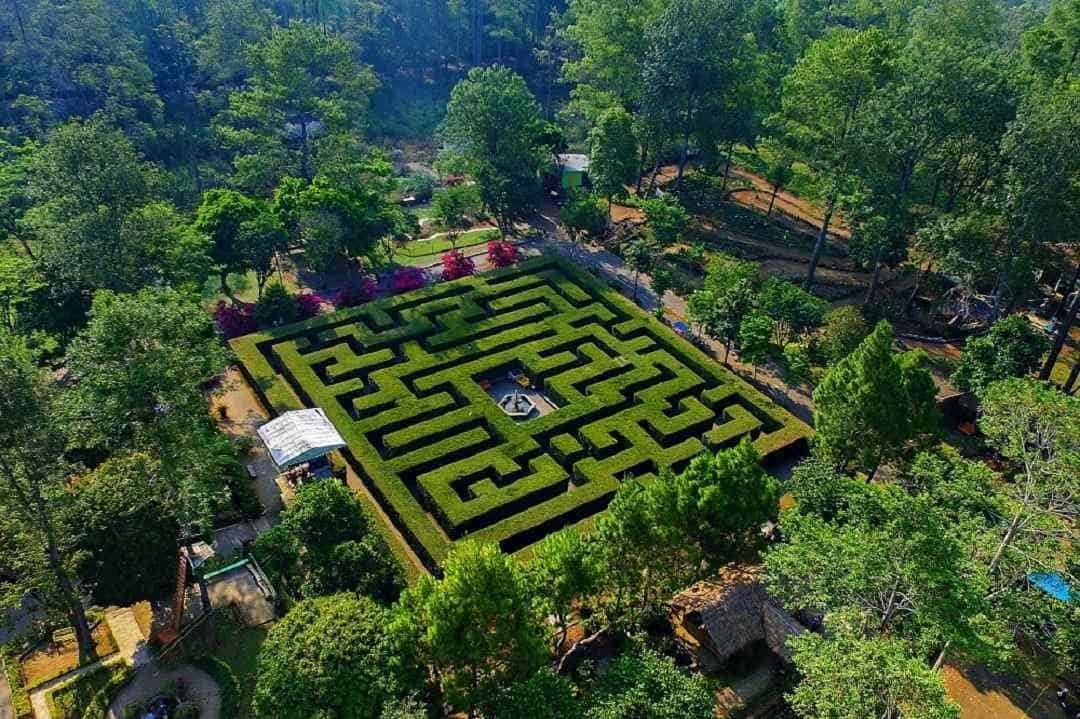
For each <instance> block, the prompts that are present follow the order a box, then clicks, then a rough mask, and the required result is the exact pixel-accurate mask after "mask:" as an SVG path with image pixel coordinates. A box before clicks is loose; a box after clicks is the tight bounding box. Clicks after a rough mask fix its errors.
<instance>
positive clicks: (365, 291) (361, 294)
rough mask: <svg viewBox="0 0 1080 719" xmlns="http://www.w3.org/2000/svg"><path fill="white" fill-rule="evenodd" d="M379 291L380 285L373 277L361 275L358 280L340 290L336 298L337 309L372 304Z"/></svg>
mask: <svg viewBox="0 0 1080 719" xmlns="http://www.w3.org/2000/svg"><path fill="white" fill-rule="evenodd" d="M378 291H379V283H378V281H377V280H376V279H375V277H374V276H373V275H361V276H360V278H359V279H358V280H352V281H350V282H349V284H347V285H345V286H344V287H342V288H341V289H340V290H338V293H337V294H336V295H335V296H334V306H335V307H355V306H356V305H362V304H364V303H365V302H370V301H371V300H372V298H374V297H375V295H376V293H378Z"/></svg>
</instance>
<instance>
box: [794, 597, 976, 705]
mask: <svg viewBox="0 0 1080 719" xmlns="http://www.w3.org/2000/svg"><path fill="white" fill-rule="evenodd" d="M830 619H832V618H830ZM842 623H843V622H842V620H841V621H830V623H829V626H830V629H832V628H833V627H834V625H836V624H842ZM791 645H792V650H793V656H792V661H793V663H794V664H795V667H796V668H797V669H798V670H799V674H800V676H801V679H800V681H799V684H798V686H796V687H795V690H794V691H793V692H792V693H791V694H790V695H789V697H788V698H789V700H790V701H791V704H792V706H793V707H794V708H795V710H796V711H797V712H799V714H801V715H802V716H808V717H809V716H813V717H819V716H820V717H826V716H827V717H832V718H833V719H864V718H865V717H881V718H882V719H900V717H911V718H912V719H914V718H915V717H919V719H956V718H957V717H959V716H960V711H959V708H958V707H957V706H956V705H955V704H953V703H952V701H950V699H949V696H948V693H947V692H946V690H945V685H944V684H942V682H941V676H940V675H939V674H938V673H937V672H935V671H933V670H932V669H931V668H930V667H928V666H927V665H926V662H924V661H923V660H922V659H921V658H920V657H918V656H914V655H913V654H912V651H911V647H910V646H909V645H908V644H906V643H905V642H904V641H902V640H900V639H895V638H891V637H866V636H862V635H861V633H860V632H859V631H858V629H857V628H852V627H848V626H840V627H837V628H836V629H832V631H831V632H830V635H829V636H828V637H822V636H819V635H817V634H814V633H811V632H806V633H805V634H803V635H801V636H799V637H796V638H794V639H792V640H791Z"/></svg>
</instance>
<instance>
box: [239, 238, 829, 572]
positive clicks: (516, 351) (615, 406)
mask: <svg viewBox="0 0 1080 719" xmlns="http://www.w3.org/2000/svg"><path fill="white" fill-rule="evenodd" d="M232 345H233V349H234V350H235V351H236V354H237V356H238V357H239V358H240V360H241V362H242V363H243V370H244V373H245V374H246V376H247V377H248V379H249V381H250V382H251V383H252V385H253V387H254V388H255V389H256V392H257V393H258V394H259V395H260V397H261V398H262V399H263V401H264V402H265V403H266V404H267V406H268V407H270V408H272V410H273V411H274V412H280V411H284V410H288V409H295V408H300V407H304V406H318V407H322V408H323V409H324V410H325V411H326V413H327V415H328V417H329V418H330V419H331V421H332V422H333V423H334V425H335V426H336V427H337V429H338V430H339V431H340V432H341V434H342V436H343V437H344V438H345V440H346V442H347V443H348V450H347V451H345V452H344V456H345V459H346V460H347V461H348V462H349V463H350V464H351V465H352V466H353V468H354V470H355V471H356V473H357V475H358V476H359V477H360V478H361V479H362V481H363V482H364V484H365V486H366V487H367V488H368V489H369V490H370V491H371V493H372V495H373V496H374V497H375V498H376V501H377V502H378V504H379V505H380V506H381V508H382V509H383V510H384V511H385V512H386V514H387V515H388V516H389V517H390V518H391V521H392V522H393V523H394V525H395V528H396V529H397V530H398V531H400V533H401V534H402V535H403V536H404V537H405V539H406V541H407V542H408V543H409V545H410V546H411V548H412V549H413V551H415V552H416V554H417V555H418V556H419V557H420V558H421V560H422V561H423V562H424V563H425V564H426V565H427V566H428V568H430V569H435V568H436V567H437V565H438V563H439V562H440V561H441V560H442V558H443V557H445V555H446V552H447V551H448V548H449V546H450V544H451V543H452V542H453V541H455V540H457V539H459V538H461V537H465V536H471V537H479V538H483V539H489V540H492V541H496V542H499V543H500V544H501V545H502V546H503V548H504V549H506V550H508V551H518V550H522V549H526V548H527V547H528V546H529V545H531V544H532V543H534V542H535V541H537V540H539V539H541V538H542V537H543V536H545V535H546V534H548V533H550V532H552V531H555V530H557V529H559V528H560V527H562V526H566V525H567V524H571V523H579V522H582V521H584V520H587V519H588V518H589V517H592V516H593V515H595V514H596V513H597V512H600V511H602V510H603V509H604V507H606V506H607V503H608V502H609V501H610V499H611V496H612V495H613V494H614V492H615V490H616V489H617V487H618V485H619V483H620V482H621V481H623V480H624V479H625V478H627V477H637V478H640V479H642V480H643V481H651V480H652V479H653V478H655V477H656V476H657V474H658V472H659V469H660V468H661V467H664V466H671V467H674V468H676V469H678V468H681V467H682V466H685V464H687V463H688V462H689V461H690V459H691V458H693V457H694V456H695V455H696V454H698V453H700V452H701V451H703V450H705V449H706V448H719V447H726V446H730V445H732V444H734V443H736V442H738V441H739V440H740V439H741V438H742V437H745V436H749V437H750V438H751V439H752V440H753V441H754V443H755V445H756V446H757V447H758V449H759V451H760V452H761V453H762V454H763V455H764V456H766V457H767V458H768V457H770V456H778V455H781V454H783V453H785V452H795V451H800V450H802V449H803V448H804V447H805V443H806V438H807V437H808V436H809V435H810V428H809V427H807V426H806V425H805V424H803V423H802V422H800V421H799V420H797V419H796V418H794V417H793V416H791V415H790V414H788V413H787V412H786V411H785V410H783V409H782V408H780V407H778V406H777V405H776V404H774V403H773V402H771V401H770V400H768V399H767V398H766V397H764V396H763V395H761V394H760V393H759V392H757V391H756V390H755V389H753V388H752V387H751V386H750V385H748V384H747V383H746V382H744V381H742V380H741V379H739V378H737V377H735V376H734V375H733V374H731V373H730V372H729V371H727V370H726V369H725V368H724V367H723V366H721V365H720V364H719V363H717V362H715V361H714V360H712V359H710V358H708V357H706V356H705V355H704V354H702V353H701V352H700V351H699V350H698V349H697V348H695V347H694V346H692V345H691V344H690V343H689V342H687V341H686V340H685V339H683V338H682V337H679V336H678V335H677V334H675V333H674V332H673V331H671V330H670V329H669V328H668V327H666V326H665V325H663V324H662V323H660V322H658V321H657V320H656V319H655V318H653V317H652V316H651V315H648V314H647V313H645V312H644V311H642V310H641V309H639V308H638V307H637V306H635V305H634V304H633V303H632V302H630V301H629V300H627V299H626V298H624V297H622V296H621V295H619V294H618V293H617V292H615V291H614V290H611V289H610V288H607V287H605V286H603V285H602V284H601V283H599V282H597V281H596V280H595V279H593V278H592V277H590V276H589V275H587V274H586V273H583V272H581V271H579V270H578V269H577V268H576V267H574V266H572V265H570V264H569V263H567V262H565V261H562V260H560V259H557V258H549V257H545V258H538V259H535V260H530V261H527V262H523V263H521V264H519V265H516V266H514V267H510V268H506V269H503V270H497V271H494V272H490V273H486V274H484V275H481V276H476V277H470V278H465V279H462V280H457V281H454V282H446V283H438V284H436V285H433V286H431V287H427V288H424V289H421V290H417V291H415V292H411V293H408V294H405V295H400V296H397V297H391V298H385V299H381V300H378V301H375V302H371V303H369V304H366V305H362V306H359V307H353V308H349V309H346V310H342V311H340V312H336V313H333V314H330V315H326V316H321V317H317V318H314V319H311V320H307V321H305V322H301V323H297V324H293V325H288V326H285V327H279V328H276V329H273V330H270V331H267V332H261V333H257V334H253V335H249V336H247V337H242V338H239V339H237V340H234V341H233V343H232ZM509 369H516V370H519V371H523V372H524V373H525V374H526V375H527V376H528V377H529V379H530V380H531V382H532V384H533V385H534V387H535V388H537V389H538V390H539V391H540V392H542V393H543V394H544V395H546V397H548V398H549V399H550V400H551V401H552V402H553V403H555V404H556V405H558V409H557V410H556V411H554V412H552V413H550V414H546V415H544V416H537V417H533V418H531V419H529V420H528V421H525V422H519V421H517V420H515V419H513V418H511V417H508V416H507V415H506V414H504V413H503V412H502V410H500V409H499V407H498V406H497V405H496V403H495V401H494V399H493V397H492V396H489V393H488V391H487V390H485V389H484V387H483V386H482V385H481V382H482V381H483V380H500V379H504V378H505V376H506V373H507V371H508V370H509ZM388 534H392V532H389V533H388Z"/></svg>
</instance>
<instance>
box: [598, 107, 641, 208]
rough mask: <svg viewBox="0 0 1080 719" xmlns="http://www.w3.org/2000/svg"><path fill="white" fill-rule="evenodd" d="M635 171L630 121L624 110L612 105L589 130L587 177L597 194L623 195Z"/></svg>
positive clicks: (634, 144)
mask: <svg viewBox="0 0 1080 719" xmlns="http://www.w3.org/2000/svg"><path fill="white" fill-rule="evenodd" d="M637 172H638V166H637V138H636V137H635V136H634V120H633V118H632V117H631V116H630V113H628V112H626V110H623V109H622V108H621V107H613V108H611V109H609V110H607V111H606V112H604V114H602V115H601V116H600V119H599V120H598V121H597V123H596V127H594V128H593V129H592V131H591V132H590V133H589V180H590V181H591V182H592V185H593V189H595V190H596V192H597V194H598V195H600V196H601V197H607V198H610V197H612V196H614V195H621V194H623V193H624V192H625V186H626V185H629V184H630V183H632V182H633V181H634V180H635V179H636V178H637Z"/></svg>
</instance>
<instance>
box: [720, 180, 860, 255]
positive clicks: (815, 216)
mask: <svg viewBox="0 0 1080 719" xmlns="http://www.w3.org/2000/svg"><path fill="white" fill-rule="evenodd" d="M730 175H731V177H732V178H737V179H740V180H743V181H745V182H748V183H750V185H751V186H752V189H750V190H746V191H742V192H737V193H735V194H733V195H732V199H733V200H735V201H736V202H738V203H739V204H740V205H744V206H746V207H751V208H754V209H756V210H761V211H762V212H768V210H769V198H770V197H772V184H770V183H769V181H768V180H766V179H765V178H764V177H762V176H761V175H756V174H754V173H753V172H750V171H749V170H744V169H742V168H740V167H735V166H732V168H731V172H730ZM773 212H781V213H783V214H784V215H787V216H788V217H792V218H795V219H797V220H799V221H801V222H805V223H806V224H808V225H812V226H813V227H815V228H820V227H821V222H822V220H823V219H824V217H825V212H824V211H823V210H822V208H821V207H819V206H818V205H817V204H815V203H813V202H811V201H810V200H807V199H805V198H803V197H799V196H798V195H793V194H791V193H790V192H788V191H787V190H780V192H778V193H777V194H776V204H775V205H773ZM829 234H830V235H832V236H835V237H839V238H842V239H848V238H850V237H851V230H850V229H849V228H848V226H847V224H846V223H845V222H844V218H843V217H842V216H841V215H840V213H833V217H832V221H831V222H830V223H829Z"/></svg>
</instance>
